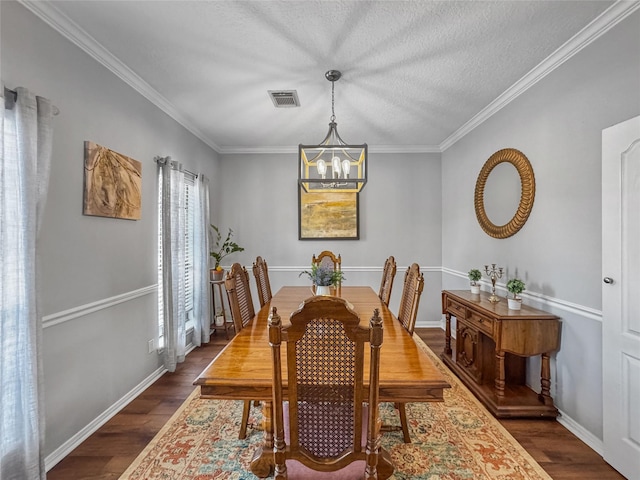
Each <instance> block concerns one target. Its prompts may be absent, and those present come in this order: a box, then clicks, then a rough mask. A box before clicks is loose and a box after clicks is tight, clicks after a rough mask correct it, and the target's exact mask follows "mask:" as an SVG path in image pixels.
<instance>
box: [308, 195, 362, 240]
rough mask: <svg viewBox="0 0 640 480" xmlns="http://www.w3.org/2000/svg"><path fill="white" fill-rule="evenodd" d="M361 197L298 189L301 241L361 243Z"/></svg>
mask: <svg viewBox="0 0 640 480" xmlns="http://www.w3.org/2000/svg"><path fill="white" fill-rule="evenodd" d="M359 213H360V212H359V202H358V193H356V192H335V191H333V192H322V193H308V192H305V191H304V189H303V188H302V187H300V186H299V187H298V239H299V240H359V239H360V214H359Z"/></svg>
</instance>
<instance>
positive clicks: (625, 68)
mask: <svg viewBox="0 0 640 480" xmlns="http://www.w3.org/2000/svg"><path fill="white" fill-rule="evenodd" d="M638 32H640V13H639V12H636V13H635V14H633V15H632V16H630V17H629V18H627V19H626V20H625V21H623V22H622V23H621V24H619V25H618V26H616V27H615V28H614V29H613V30H611V31H610V32H608V33H606V34H605V35H604V36H603V37H601V38H600V39H598V40H596V41H595V42H594V43H593V44H591V45H590V46H588V47H587V48H586V49H585V50H582V51H581V52H580V53H578V54H577V55H576V56H574V57H573V58H572V59H570V60H569V61H568V62H566V63H565V64H563V65H562V66H561V67H560V68H558V69H556V70H555V71H553V72H552V73H551V74H550V75H549V76H547V77H545V78H544V79H542V80H541V81H540V82H539V83H538V84H536V85H535V86H534V87H533V88H531V89H529V90H528V91H526V92H525V93H524V94H522V95H521V96H520V97H518V98H517V99H516V100H515V101H513V102H512V103H510V104H509V105H508V106H507V107H505V108H504V109H502V110H501V111H500V112H498V113H497V114H496V115H494V116H493V117H492V118H491V119H489V120H488V121H486V122H485V123H483V124H482V125H481V126H480V127H479V128H476V129H475V130H474V131H473V132H471V133H470V134H468V135H466V136H465V137H464V138H462V139H461V140H460V141H458V142H457V143H456V144H455V145H453V146H452V147H451V148H449V149H447V150H446V151H445V152H444V153H443V154H442V184H443V202H442V203H443V209H442V212H443V227H442V236H443V242H442V243H443V249H442V259H443V266H444V267H446V268H448V269H450V270H452V271H453V272H452V273H451V274H447V273H446V271H445V275H444V276H443V284H444V286H445V288H454V287H461V286H464V287H465V288H466V284H467V282H466V280H463V279H462V278H460V277H459V276H458V275H456V274H459V273H460V272H467V271H468V270H469V269H470V268H473V267H476V268H482V266H483V265H485V264H487V263H497V264H498V265H500V266H503V267H505V268H506V269H507V273H508V276H507V277H508V278H511V277H513V276H515V273H516V272H517V274H518V276H519V277H520V278H523V279H524V280H525V282H526V284H527V292H528V293H529V294H531V295H532V296H529V297H526V300H525V302H527V303H530V304H533V305H535V306H540V307H542V308H544V309H546V310H550V311H552V312H553V313H555V314H556V315H558V316H560V317H562V320H563V326H562V342H561V343H562V344H561V349H560V351H559V353H558V354H557V356H556V362H555V371H554V374H553V378H554V381H555V384H554V388H555V400H556V403H557V405H558V407H559V408H560V409H561V410H562V411H563V412H564V413H565V417H570V419H572V421H575V422H577V423H578V424H579V425H580V426H581V427H583V428H584V429H586V430H587V432H585V433H586V434H587V435H589V434H591V435H593V436H594V439H595V441H596V443H597V441H598V440H599V439H601V438H602V361H601V355H602V352H601V329H602V327H603V325H602V317H601V312H600V310H601V308H602V299H601V286H602V280H601V279H602V271H601V270H602V269H601V262H602V242H601V229H602V225H601V198H600V197H601V186H600V183H601V132H602V129H604V128H606V127H609V126H611V125H614V124H616V123H619V122H621V121H624V120H627V119H629V118H631V117H633V116H635V115H638V114H639V113H640V33H638ZM507 147H512V148H517V149H518V150H520V151H522V152H523V153H524V154H525V155H526V156H527V157H528V158H529V161H530V162H531V164H532V166H533V170H534V173H535V178H536V189H537V191H536V198H535V203H534V206H533V211H532V213H531V216H530V218H529V220H528V222H527V223H526V224H525V226H524V227H523V228H522V230H521V231H520V232H519V233H517V234H516V235H514V236H513V237H511V238H508V239H504V240H498V239H494V238H491V237H489V236H488V235H486V234H485V233H484V232H483V231H482V229H481V228H480V226H479V224H478V222H477V221H476V218H475V211H474V206H473V194H474V188H475V182H476V178H477V175H478V173H479V172H480V169H481V168H482V165H483V164H484V162H485V161H486V160H487V159H488V158H489V156H490V155H491V154H492V153H494V152H495V151H497V150H500V149H502V148H507ZM513 209H514V210H515V207H513ZM506 279H507V278H503V279H502V284H504V283H505V282H506ZM485 288H486V287H485ZM503 293H504V290H503ZM534 373H537V372H534ZM531 380H532V386H534V387H535V388H536V389H539V382H537V381H534V378H531Z"/></svg>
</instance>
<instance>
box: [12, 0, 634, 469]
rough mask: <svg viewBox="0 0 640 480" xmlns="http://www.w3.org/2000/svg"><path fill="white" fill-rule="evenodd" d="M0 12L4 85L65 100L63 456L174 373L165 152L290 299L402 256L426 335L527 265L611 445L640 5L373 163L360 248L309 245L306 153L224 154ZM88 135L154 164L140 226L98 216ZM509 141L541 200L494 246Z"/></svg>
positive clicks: (54, 331)
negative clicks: (624, 156)
mask: <svg viewBox="0 0 640 480" xmlns="http://www.w3.org/2000/svg"><path fill="white" fill-rule="evenodd" d="M0 9H1V12H2V13H1V15H0V18H1V22H2V25H1V35H2V38H1V44H2V45H1V49H2V50H1V58H2V80H3V81H4V82H5V83H6V85H7V86H9V87H16V86H26V87H28V88H30V89H31V90H33V91H34V92H36V93H37V94H39V95H42V96H45V97H48V98H50V99H52V100H53V102H54V103H55V104H56V105H57V106H58V107H59V109H60V111H61V113H60V115H59V116H58V117H56V119H55V132H54V135H55V136H54V152H53V165H52V174H51V185H50V190H49V203H48V206H47V209H46V213H45V219H44V226H43V232H42V238H41V245H40V247H41V252H42V258H41V261H42V268H43V277H42V278H41V279H40V280H41V284H42V286H43V289H42V291H41V292H40V300H41V304H42V307H43V313H44V315H45V327H46V328H45V332H44V360H45V396H46V407H47V444H46V452H47V453H48V454H50V453H52V452H54V453H57V452H64V451H65V448H66V447H65V442H66V444H69V443H70V442H72V441H73V439H74V437H75V438H78V436H79V435H82V434H83V429H84V433H86V431H87V429H88V428H89V427H90V426H92V425H93V426H95V424H96V422H97V421H99V420H100V419H101V418H106V417H108V414H109V413H110V412H113V411H114V409H117V408H118V406H119V405H120V404H121V402H122V401H123V400H122V399H123V398H129V397H130V396H131V395H132V394H133V393H135V391H136V389H139V388H141V386H142V385H144V384H145V382H148V381H150V379H152V378H153V377H154V375H157V374H158V372H159V371H161V367H160V362H159V359H158V357H157V355H156V354H148V353H147V342H148V340H149V339H151V338H152V337H153V336H154V334H155V328H156V327H155V323H156V311H155V305H156V282H157V280H156V235H157V233H156V167H155V164H154V163H153V157H154V156H156V155H163V156H166V155H170V156H172V157H173V158H174V159H176V160H180V161H182V162H184V163H185V165H186V167H187V168H188V169H189V170H192V171H203V172H204V173H205V174H206V175H207V176H209V177H210V178H212V179H213V183H212V189H211V202H212V221H213V223H216V224H217V225H219V226H221V227H223V228H225V229H226V228H227V227H231V228H233V229H234V230H235V232H236V237H235V238H236V240H237V241H238V243H240V244H241V245H242V246H244V247H245V248H246V251H245V252H242V253H240V254H236V255H235V256H233V257H230V258H229V259H228V260H229V262H228V263H232V262H235V261H239V262H241V263H242V264H244V265H250V264H251V262H252V261H253V260H254V259H255V257H256V256H257V255H262V256H263V257H264V258H266V259H267V261H268V262H269V266H270V274H271V278H272V286H273V289H274V291H275V290H277V289H278V288H279V287H280V286H281V285H284V284H291V283H299V284H305V280H304V279H302V278H298V272H299V271H300V270H302V269H304V268H307V267H308V265H309V263H310V259H311V256H312V254H313V253H317V252H319V251H321V250H324V249H330V250H333V251H334V252H339V253H341V254H342V257H343V262H344V266H345V271H346V276H347V281H346V284H369V285H372V286H373V287H374V288H377V287H378V285H379V280H380V274H381V268H382V264H383V262H384V259H385V258H386V257H387V256H388V255H395V256H396V259H397V261H398V264H399V266H400V267H402V268H406V266H407V265H409V264H410V263H412V262H418V263H419V264H420V265H421V267H422V268H423V270H424V271H425V281H426V282H425V283H426V287H425V293H424V296H423V300H422V303H421V308H420V316H419V319H418V323H419V325H426V324H427V322H439V321H440V319H441V315H440V304H439V302H440V297H439V292H440V290H441V288H467V283H468V282H467V280H466V277H465V272H467V271H468V270H469V269H470V268H472V267H480V266H482V265H484V264H485V263H492V262H495V263H498V264H499V265H501V266H504V267H506V268H507V272H508V275H509V277H511V276H513V275H514V273H515V271H516V270H517V272H518V274H519V275H520V276H522V277H523V278H524V279H525V281H526V283H527V291H528V294H529V295H528V296H527V297H526V298H525V301H526V302H528V303H531V304H533V305H535V306H539V307H541V308H544V309H546V310H549V311H551V312H553V313H555V314H557V315H559V316H560V317H562V320H563V332H562V346H561V350H560V352H559V353H558V354H557V356H556V357H555V359H554V364H553V367H554V371H553V379H554V382H555V383H554V385H553V393H554V395H555V397H556V400H557V403H558V406H559V407H560V409H561V410H562V412H563V413H564V415H563V417H561V421H564V422H567V421H568V422H572V424H571V425H570V426H571V427H572V429H573V431H574V432H577V433H579V434H580V433H582V437H581V438H583V439H585V440H586V441H587V442H588V443H589V444H590V445H592V446H595V447H596V448H597V446H598V442H599V441H600V439H601V437H602V403H601V398H602V386H601V385H602V382H601V328H602V318H601V312H600V309H601V295H600V286H601V284H600V281H601V277H602V272H601V251H602V245H601V240H600V238H601V231H600V230H601V215H600V132H601V130H602V129H603V128H605V127H608V126H610V125H613V124H615V123H618V122H620V121H623V120H626V119H628V118H630V117H632V116H634V115H638V114H639V113H640V99H639V95H640V93H639V92H640V81H639V80H640V41H639V40H640V38H639V34H638V32H640V14H639V13H636V14H634V15H633V16H631V17H630V18H628V19H627V20H625V21H624V22H623V23H622V24H620V25H619V26H617V27H616V28H615V29H614V30H612V31H611V32H609V33H607V34H605V35H604V36H603V37H602V38H601V39H599V40H597V41H596V42H595V43H593V44H592V45H590V46H589V47H587V48H586V49H585V50H583V51H582V52H580V53H578V54H577V55H576V56H575V57H574V58H572V59H571V60H569V61H568V62H567V63H566V64H564V65H562V66H561V67H560V68H559V69H557V70H555V71H554V72H552V73H551V74H550V75H549V76H547V77H546V78H544V79H543V80H542V81H541V82H540V83H538V84H537V85H535V86H534V87H533V88H532V89H530V90H528V91H527V92H525V93H524V94H522V95H521V96H520V97H519V98H517V99H516V100H515V101H514V102H513V103H511V104H510V105H508V106H507V107H505V108H504V109H502V110H501V111H500V112H498V113H497V114H496V115H495V116H494V117H492V118H491V119H489V120H488V121H487V122H485V123H484V124H482V125H481V126H480V127H478V128H477V129H476V130H474V131H473V132H471V133H470V134H468V135H467V136H465V137H464V138H463V139H461V140H460V141H458V142H457V143H456V144H455V145H454V146H452V147H450V148H449V149H447V150H446V152H444V153H443V154H442V158H440V155H439V154H398V155H394V154H383V153H372V154H371V156H370V180H369V184H368V185H367V187H366V188H365V190H364V191H363V192H362V194H361V197H360V227H361V240H360V241H299V240H298V237H297V190H296V188H297V186H296V177H295V175H296V168H295V167H294V163H295V162H296V155H295V154H283V155H273V154H271V155H222V156H220V158H218V155H217V154H216V153H215V152H214V151H212V150H211V149H210V148H209V147H207V146H206V145H205V144H203V143H202V142H201V141H199V140H198V139H197V138H195V137H194V136H193V135H192V134H191V133H189V132H188V131H187V130H185V129H184V128H183V127H181V126H180V125H178V124H177V123H176V122H175V121H174V120H173V119H171V118H170V117H169V116H167V115H166V114H164V113H163V112H161V111H160V110H159V109H157V108H156V107H155V106H153V105H152V104H151V103H150V102H149V101H147V100H146V99H145V98H143V97H142V96H141V95H139V94H138V93H137V92H136V91H134V90H133V89H132V88H131V87H129V86H127V85H125V84H124V83H123V82H122V81H120V80H119V79H118V78H116V77H115V76H114V75H113V74H112V73H111V72H109V71H108V70H107V69H106V68H104V67H102V66H100V65H99V64H98V63H97V62H96V61H95V60H93V59H92V58H90V57H89V56H88V55H87V54H85V53H83V52H82V51H81V50H80V49H79V48H77V47H76V46H75V45H73V44H71V43H70V42H68V41H67V40H65V39H63V37H61V36H60V35H59V34H57V33H55V32H54V31H53V30H52V29H50V28H49V27H48V26H45V25H44V24H43V23H42V22H41V21H40V20H38V19H37V18H36V17H35V16H34V15H32V14H31V13H29V12H28V11H27V10H26V9H25V8H24V7H22V6H21V5H19V4H16V3H14V2H0ZM26 32H28V34H27V33H26ZM343 133H344V134H345V137H346V138H347V139H348V138H349V135H348V132H343ZM85 140H92V141H94V142H97V143H100V144H102V145H104V146H107V147H109V148H112V149H114V150H116V151H118V152H121V153H124V154H126V155H129V156H131V157H133V158H135V159H137V160H139V161H141V162H142V163H143V209H142V219H141V220H140V221H125V220H114V219H104V218H96V217H86V216H83V215H82V213H81V212H82V210H81V208H82V185H83V142H84V141H85ZM505 147H514V148H518V149H519V150H521V151H523V152H524V153H525V154H526V155H527V156H528V157H529V159H530V161H531V163H532V165H533V169H534V172H535V175H536V183H537V195H536V200H535V204H534V207H533V212H532V214H531V217H530V219H529V221H528V222H527V224H526V225H525V226H524V228H523V229H522V230H521V231H520V232H519V233H518V234H516V235H515V236H514V237H512V238H510V239H506V240H495V239H492V238H490V237H488V236H487V235H485V234H484V232H482V230H481V229H480V227H479V226H478V224H477V222H476V219H475V213H474V210H473V190H474V186H475V180H476V177H477V174H478V172H479V171H480V168H481V167H482V165H483V163H484V162H485V160H486V159H487V158H488V157H489V156H490V155H491V154H492V153H493V152H495V151H496V150H498V149H501V148H505ZM221 178H224V182H221V181H220V179H221ZM402 268H401V269H400V271H399V273H398V276H397V278H396V286H395V288H394V295H393V299H392V305H391V306H392V309H394V310H397V301H398V297H399V294H400V290H401V287H400V285H401V282H402V274H403V272H402ZM503 282H504V280H503ZM484 288H485V289H486V288H487V287H486V284H485V286H484ZM256 303H257V299H256ZM532 367H533V370H532V371H533V375H530V381H531V384H532V386H534V387H537V384H536V375H535V373H536V372H535V371H534V370H535V369H536V368H537V365H536V364H535V361H534V362H532ZM132 392H133V393H132ZM54 456H55V455H54ZM54 461H55V459H54Z"/></svg>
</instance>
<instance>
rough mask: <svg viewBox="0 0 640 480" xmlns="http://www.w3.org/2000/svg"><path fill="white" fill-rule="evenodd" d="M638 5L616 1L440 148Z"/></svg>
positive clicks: (442, 148) (461, 135)
mask: <svg viewBox="0 0 640 480" xmlns="http://www.w3.org/2000/svg"><path fill="white" fill-rule="evenodd" d="M638 8H640V2H639V1H626V0H618V1H617V2H616V3H614V4H613V5H611V6H610V7H609V8H608V9H607V10H605V11H604V12H602V13H601V14H600V15H599V16H598V17H597V18H595V19H594V20H593V21H592V22H591V23H589V24H588V25H587V26H585V27H584V28H583V29H582V30H580V31H579V32H578V33H576V34H575V35H574V36H573V37H571V38H570V39H569V40H567V42H565V43H564V44H563V45H562V46H560V47H559V48H558V49H557V50H556V51H555V52H553V53H552V54H551V55H549V56H548V57H547V58H546V59H544V60H543V61H542V62H540V63H539V64H538V65H537V66H536V67H534V68H533V69H532V70H530V71H529V73H527V74H526V75H525V76H524V77H522V78H521V79H520V80H518V81H517V82H516V83H514V84H513V85H512V86H511V87H509V88H508V89H507V90H505V91H504V92H503V93H502V94H501V95H500V96H498V97H497V98H496V99H495V100H494V101H492V102H491V103H490V104H489V105H487V106H486V107H485V108H484V109H482V110H481V111H480V112H479V113H478V114H476V115H475V116H474V117H472V118H471V119H470V120H469V121H468V122H467V123H465V124H464V125H462V127H460V128H459V129H458V130H456V131H455V132H454V133H453V134H451V136H449V137H448V138H446V139H445V140H444V141H443V142H442V143H441V144H440V150H441V151H442V152H444V151H445V150H447V149H448V148H449V147H451V146H453V145H454V144H455V143H456V142H457V141H458V140H460V139H461V138H462V137H464V136H465V135H466V134H468V133H470V132H471V131H473V130H474V129H475V128H476V127H478V126H479V125H481V124H482V123H483V122H485V121H486V120H488V119H489V118H491V117H492V116H493V115H494V114H495V113H497V112H498V111H500V110H501V109H502V108H504V107H506V106H507V105H508V104H509V103H511V102H512V101H513V100H515V99H516V98H518V97H519V96H520V95H521V94H523V93H524V92H526V91H527V90H529V89H530V88H531V87H533V86H534V85H535V84H536V83H538V82H539V81H540V80H542V79H543V78H544V77H546V76H547V75H549V74H550V73H551V72H553V71H554V70H555V69H556V68H558V67H559V66H560V65H562V64H563V63H564V62H566V61H567V60H569V59H570V58H571V57H573V56H574V55H575V54H576V53H578V52H579V51H581V50H582V49H583V48H585V47H587V46H588V45H589V44H591V43H592V42H594V41H595V40H597V39H598V38H600V36H602V35H603V34H604V33H606V32H608V31H609V30H611V29H612V28H613V27H614V26H616V25H617V24H618V23H620V22H621V21H622V20H624V19H625V18H627V17H628V16H629V15H631V14H632V13H633V12H635V11H636V10H638Z"/></svg>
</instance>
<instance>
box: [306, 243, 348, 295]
mask: <svg viewBox="0 0 640 480" xmlns="http://www.w3.org/2000/svg"><path fill="white" fill-rule="evenodd" d="M311 265H318V266H320V267H328V268H333V269H334V270H338V271H342V257H341V256H340V254H338V256H336V255H335V254H334V253H333V252H330V251H329V250H324V251H322V252H320V254H319V255H318V256H317V257H316V255H315V253H314V254H313V258H312V259H311ZM341 284H342V279H340V280H339V281H338V284H337V285H336V287H339V286H340V285H341Z"/></svg>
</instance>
